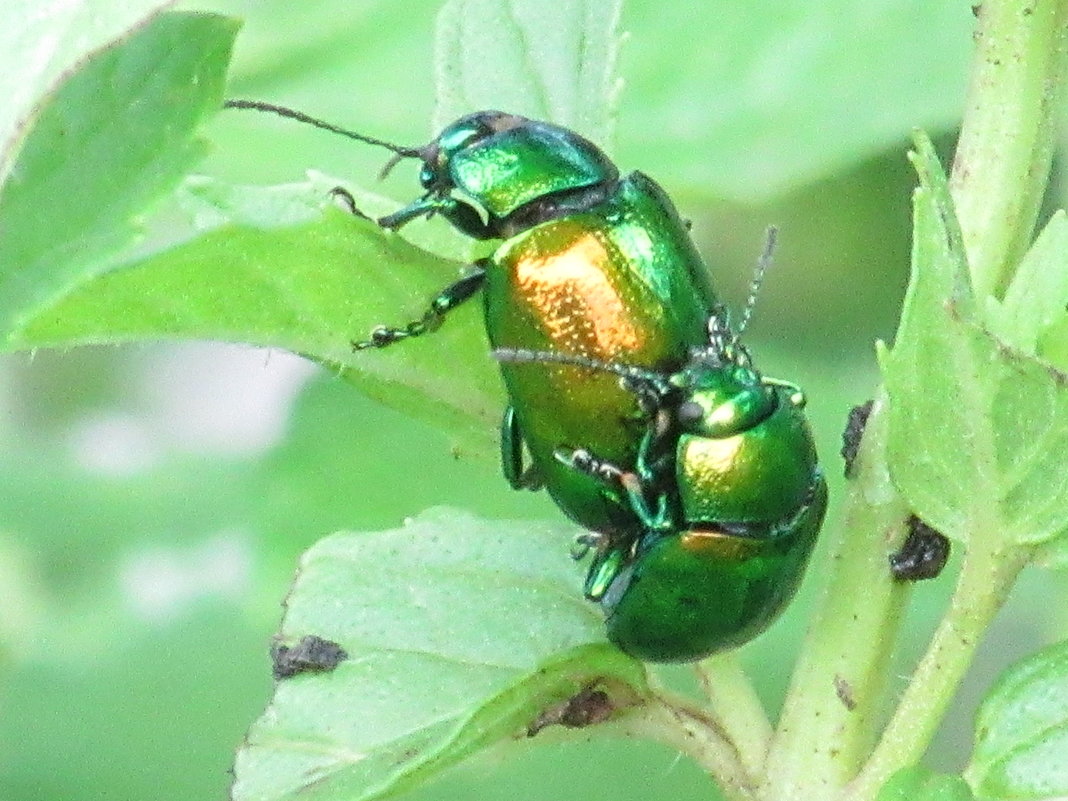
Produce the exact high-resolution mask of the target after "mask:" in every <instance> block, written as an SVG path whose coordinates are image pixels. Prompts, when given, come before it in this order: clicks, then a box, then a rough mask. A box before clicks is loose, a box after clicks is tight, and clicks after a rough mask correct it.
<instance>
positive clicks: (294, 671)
mask: <svg viewBox="0 0 1068 801" xmlns="http://www.w3.org/2000/svg"><path fill="white" fill-rule="evenodd" d="M348 658H349V655H348V654H347V653H345V649H343V648H342V647H341V646H340V645H338V644H337V643H336V642H331V641H330V640H324V639H323V638H322V637H318V636H316V635H314V634H307V635H305V636H303V637H301V638H300V641H299V642H298V643H297V644H296V645H293V646H290V645H285V644H283V643H281V642H277V641H276V642H274V643H272V644H271V662H272V665H273V669H272V673H273V674H274V677H275V679H277V680H281V679H288V678H291V677H293V676H297V675H300V674H301V673H324V672H326V671H330V670H333V669H334V668H336V667H337V666H338V665H339V664H340V663H341V662H344V661H345V660H346V659H348Z"/></svg>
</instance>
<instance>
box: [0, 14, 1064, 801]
mask: <svg viewBox="0 0 1068 801" xmlns="http://www.w3.org/2000/svg"><path fill="white" fill-rule="evenodd" d="M857 5H863V6H864V8H863V9H857V8H855V6H857ZM935 6H938V7H937V8H935ZM187 7H193V6H188V4H187ZM196 7H198V8H210V10H215V11H223V12H225V13H233V14H235V15H237V16H240V17H242V18H244V19H245V21H246V24H245V28H244V30H243V33H242V35H241V36H240V37H239V39H238V45H237V51H236V60H235V65H234V71H233V82H232V91H231V94H232V95H233V96H243V97H255V98H260V99H265V100H270V101H274V102H281V103H285V104H287V105H290V106H293V107H296V108H300V109H302V110H304V111H306V112H308V113H311V114H314V115H317V116H321V117H323V118H326V119H329V120H331V121H334V122H336V123H338V124H341V125H347V126H350V127H353V128H357V129H359V130H361V131H366V132H368V133H370V134H373V135H375V136H381V137H386V138H392V139H394V140H397V141H400V142H405V143H412V142H419V141H422V140H425V139H426V138H427V137H428V136H429V135H430V133H431V129H430V119H431V116H432V114H433V111H434V97H435V91H434V79H433V75H434V20H435V14H436V12H437V7H438V4H437V3H436V2H430V1H428V0H419V2H410V3H405V4H398V3H389V2H357V3H352V2H342V0H325V1H324V2H312V3H300V4H296V3H283V2H281V0H267V1H262V0H261V2H252V0H247V2H237V1H236V0H233V1H232V2H216V3H213V4H212V5H211V6H210V7H208V6H196ZM0 14H2V12H0ZM972 23H973V20H972V16H971V13H970V10H969V7H968V4H967V3H963V2H962V3H941V4H933V3H930V2H929V0H922V2H921V1H919V0H917V1H916V2H902V1H901V0H898V1H897V2H891V1H890V0H883V2H870V3H866V4H855V3H846V2H804V3H802V2H789V3H782V4H776V8H775V11H774V13H770V12H769V9H768V6H767V5H766V4H761V3H759V2H756V0H751V1H750V2H742V1H741V0H736V1H735V2H718V3H709V4H704V7H703V8H702V9H701V10H700V11H698V10H695V9H693V8H692V7H690V6H689V5H688V4H677V5H675V6H665V4H662V3H655V2H651V0H640V1H639V0H634V1H633V2H629V3H627V4H626V6H625V8H624V11H623V19H622V28H623V30H625V31H628V32H629V33H630V38H629V40H628V41H627V42H626V43H625V45H624V48H623V51H622V56H621V63H620V72H621V74H622V76H623V78H624V81H625V85H624V88H623V90H622V94H621V96H620V102H619V119H618V129H617V134H616V141H615V143H614V144H613V145H612V147H611V150H612V152H613V153H614V154H615V155H616V157H617V162H618V163H619V164H620V166H621V168H623V169H625V170H628V169H642V170H643V171H646V172H648V173H649V174H651V175H653V176H654V177H655V178H657V179H658V180H660V181H661V182H662V183H663V184H664V185H665V187H666V188H667V189H668V191H669V192H671V193H672V194H673V196H674V197H675V199H676V202H677V204H678V205H679V207H680V209H681V210H682V212H683V214H684V216H686V217H688V218H690V219H692V220H693V231H694V235H695V237H696V238H697V240H698V242H699V244H700V245H701V247H702V250H703V252H704V254H705V256H706V258H707V260H708V262H709V264H710V266H711V267H712V269H713V272H714V277H715V281H716V284H717V285H718V286H719V287H720V289H721V291H722V293H723V295H724V297H725V298H726V299H727V300H728V302H729V303H731V304H732V305H734V306H736V307H737V306H740V305H741V304H742V303H743V302H744V299H745V294H746V290H747V285H748V282H749V278H750V275H751V271H752V264H753V262H754V259H755V257H756V255H757V253H758V252H759V249H760V247H761V243H762V237H763V230H764V228H765V226H766V225H767V224H769V223H775V224H778V225H779V226H780V248H779V251H778V252H777V254H776V264H775V267H774V269H773V271H772V272H771V273H770V274H769V276H768V278H767V281H766V282H765V288H764V290H763V292H762V294H761V296H760V301H759V304H758V306H757V312H756V317H755V320H754V322H753V325H752V328H751V330H750V334H751V337H750V342H751V349H752V350H753V351H754V352H755V354H756V355H757V358H758V359H759V362H760V364H761V366H762V367H763V369H764V370H766V372H767V373H769V374H771V375H776V376H782V377H786V378H789V379H791V380H795V381H797V382H798V383H800V384H801V385H802V386H803V387H805V389H806V391H807V392H808V395H809V398H810V408H811V416H812V421H813V425H814V427H815V429H816V432H817V436H818V439H819V443H820V450H821V453H822V455H823V459H824V462H825V463H826V465H827V469H828V473H829V474H830V475H831V477H832V492H833V493H835V494H840V491H841V480H840V462H839V460H838V457H837V451H838V448H839V446H840V439H839V437H840V432H841V429H842V426H843V424H844V420H845V415H846V412H847V411H848V409H849V408H850V406H852V405H853V404H856V403H859V402H862V401H864V400H865V399H867V398H868V397H870V396H871V394H872V391H873V389H874V387H875V386H876V383H877V376H876V371H875V366H874V359H873V347H872V346H873V342H874V341H875V339H877V338H883V339H891V338H892V336H893V332H894V326H895V322H896V317H897V312H898V308H899V304H900V300H901V296H902V293H903V291H904V286H905V282H906V279H907V266H908V249H909V244H908V235H909V214H910V212H909V195H910V191H911V187H912V185H913V176H912V174H911V172H910V169H909V167H908V165H907V162H906V160H905V150H906V148H907V140H908V133H909V130H910V129H911V128H912V127H914V126H923V127H926V128H928V129H929V130H930V131H931V132H932V133H933V134H935V135H937V136H940V137H941V140H940V141H941V142H942V143H943V144H944V145H945V146H946V148H947V150H948V149H951V146H952V141H953V131H954V129H955V126H956V124H957V115H958V113H959V112H958V109H960V108H961V106H962V101H963V95H964V90H965V86H966V81H967V59H968V55H969V44H970V36H971V27H972ZM206 135H207V136H208V137H209V139H210V140H211V142H212V144H213V149H212V152H211V155H210V156H209V157H208V159H207V160H206V161H205V163H204V164H203V165H202V171H203V172H205V173H207V174H211V175H215V176H218V177H221V178H224V179H228V180H233V181H239V182H248V183H272V182H280V181H297V180H301V179H302V178H303V176H304V171H305V170H306V169H308V168H314V169H317V170H321V171H323V172H325V173H327V174H332V175H341V176H354V180H360V181H363V182H364V183H366V182H367V180H368V178H369V176H373V175H374V174H376V173H377V170H378V169H379V168H380V167H381V164H382V155H381V152H379V151H375V150H372V149H370V148H361V147H358V146H354V145H353V144H352V143H350V142H346V141H344V140H341V139H336V138H332V137H328V136H325V135H323V134H322V133H320V132H316V131H312V130H307V129H303V128H300V127H299V126H295V125H290V124H286V123H280V122H279V121H277V120H271V119H268V118H257V117H253V116H249V115H230V116H223V117H220V118H219V119H217V120H216V121H214V122H213V123H212V125H211V126H210V129H209V130H208V131H207V132H206ZM410 173H411V171H410V170H406V169H404V168H403V167H402V168H398V169H397V170H396V171H395V174H394V175H393V176H391V177H390V179H389V180H388V182H387V183H386V184H384V186H383V190H382V191H383V192H384V193H386V194H389V195H391V196H393V197H395V198H397V199H398V200H401V199H407V198H410V197H411V196H412V194H413V187H414V180H413V176H412V175H411V174H410ZM1057 205H1061V204H1060V203H1058V204H1057ZM470 319H472V320H473V318H470ZM353 333H357V332H353ZM832 497H833V496H832ZM437 504H448V505H452V506H458V507H462V508H466V509H470V510H472V511H474V512H476V513H478V514H480V515H483V516H487V517H495V516H496V517H507V518H535V517H553V516H554V515H556V514H557V513H556V512H555V510H554V509H553V508H552V507H551V505H550V504H549V503H548V502H547V501H545V500H544V499H543V498H540V497H538V496H533V495H530V494H518V493H513V492H511V491H510V490H509V489H508V488H507V487H506V485H505V483H504V482H503V481H501V480H500V477H499V475H498V470H497V466H496V464H495V463H494V462H493V460H492V458H490V457H489V456H488V455H487V457H485V458H483V457H480V456H478V455H475V456H470V455H465V454H456V453H454V452H453V451H452V449H451V447H450V442H449V441H448V439H447V438H446V437H445V435H443V434H442V433H440V432H437V431H435V430H433V429H430V428H427V427H425V426H424V425H422V424H420V423H415V422H412V421H411V420H410V419H407V418H405V417H402V416H400V415H398V414H397V413H395V412H391V411H389V410H387V409H384V408H382V407H381V406H379V405H376V404H374V403H372V402H370V401H367V400H365V399H363V398H361V397H360V396H359V395H358V394H357V393H356V392H355V391H354V390H353V389H352V388H351V387H350V386H349V385H347V384H345V383H343V382H341V381H339V380H337V379H336V378H334V377H332V376H330V375H326V374H324V373H323V372H322V371H321V370H319V369H317V368H315V367H314V366H312V365H310V364H308V363H307V362H304V361H303V360H301V359H299V358H298V357H295V356H292V355H290V354H287V353H283V352H277V351H274V352H268V351H263V350H254V349H251V348H247V347H242V346H238V345H217V344H206V343H186V344H169V345H144V346H137V347H125V348H121V349H84V350H77V351H72V352H67V353H55V352H42V353H37V354H34V355H33V356H32V357H30V356H16V357H5V358H4V359H3V360H2V361H0V608H2V609H3V614H2V615H0V663H2V666H3V670H2V671H0V799H24V800H25V801H53V800H54V801H59V800H60V799H62V801H70V800H71V799H104V798H107V799H112V800H114V799H141V798H154V799H157V800H158V801H171V799H174V801H177V800H178V799H192V798H196V799H222V798H224V797H225V795H226V788H227V786H228V782H229V776H228V773H227V771H228V769H229V766H230V762H231V760H232V755H233V750H234V748H235V747H236V745H237V744H238V743H239V742H240V739H241V737H242V735H243V733H244V730H245V729H246V727H247V726H248V725H249V723H250V722H251V721H252V720H253V718H254V717H255V716H256V715H258V714H259V712H260V711H261V710H262V708H263V706H264V705H265V703H266V700H267V698H268V695H269V693H270V687H271V684H270V671H269V664H268V659H267V645H268V642H269V639H270V636H271V634H272V632H273V630H274V628H275V627H276V625H277V622H278V619H279V616H280V603H281V601H282V599H283V597H284V595H285V592H286V589H287V586H288V583H289V581H290V579H291V576H292V572H293V569H294V566H295V564H296V560H297V558H298V556H299V554H300V553H301V551H302V550H304V549H305V548H306V547H307V546H309V545H310V544H311V543H312V542H314V541H315V540H317V539H319V538H320V537H322V536H324V535H325V534H327V533H330V532H332V531H335V530H338V529H354V530H372V529H377V528H383V527H393V526H395V525H396V524H397V523H398V521H400V520H401V519H403V518H404V517H406V516H409V515H412V514H415V513H417V512H419V511H421V510H423V509H425V508H427V507H428V506H432V505H437ZM834 509H835V507H834V506H832V513H831V517H830V520H829V522H828V525H827V531H828V532H831V531H832V530H833V529H835V527H836V526H837V520H836V516H835V513H834ZM826 546H827V538H825V540H824V543H823V551H820V552H817V555H816V557H815V559H814V562H813V568H812V570H811V572H810V575H809V577H808V579H807V580H806V582H805V586H804V588H803V591H802V596H801V598H800V600H799V601H798V602H797V603H796V604H795V605H794V606H793V607H792V608H791V609H790V610H789V612H788V613H787V614H786V616H785V617H784V619H783V620H782V621H781V622H779V623H778V624H776V626H775V627H774V628H773V629H772V630H771V631H770V632H769V634H767V635H766V636H764V637H762V638H761V639H759V640H758V641H757V642H755V643H753V644H752V645H750V646H748V647H747V648H746V649H745V651H744V659H745V661H746V663H747V664H749V665H750V666H751V667H752V670H753V672H754V674H755V676H756V678H757V681H758V683H759V685H760V689H761V691H762V693H763V694H764V696H765V698H766V699H767V702H768V704H769V706H770V707H771V708H773V709H774V708H775V707H776V706H777V704H778V702H779V698H780V696H781V693H782V691H783V687H784V683H785V681H786V676H787V672H788V667H789V665H790V663H791V659H792V654H793V653H794V650H795V647H796V643H797V641H798V639H799V638H800V636H801V633H802V631H803V627H804V625H805V621H806V619H807V615H808V610H809V609H810V608H811V604H812V602H813V598H814V597H815V596H816V594H817V593H818V591H819V587H820V584H821V577H822V572H823V571H822V570H821V559H820V554H821V553H823V552H825V551H826ZM951 581H952V579H951V577H950V576H949V575H947V576H945V577H944V578H943V579H941V580H940V581H938V582H933V583H931V584H930V585H924V586H921V587H919V588H918V589H917V590H916V593H915V604H914V608H913V610H912V612H911V615H912V618H913V620H912V621H911V622H910V625H909V626H908V627H907V630H908V632H909V639H908V642H906V643H905V644H903V646H902V648H901V654H900V657H901V665H902V667H901V670H900V673H901V674H902V675H907V672H908V664H909V662H908V660H909V658H910V656H912V655H914V654H915V653H916V652H917V650H918V648H919V647H920V644H921V643H922V641H923V637H924V635H925V633H926V632H927V631H928V629H929V627H930V625H931V623H932V621H933V620H934V619H935V617H936V615H937V614H938V611H939V607H940V604H941V603H942V602H943V601H944V599H945V597H946V596H947V594H948V591H949V589H950V585H951ZM1064 595H1065V593H1064V583H1063V581H1062V580H1060V578H1058V577H1057V576H1055V575H1050V574H1038V573H1033V572H1032V573H1028V574H1026V575H1025V577H1024V581H1023V584H1022V585H1021V587H1020V589H1019V591H1018V592H1017V593H1016V595H1015V597H1014V599H1013V601H1012V602H1011V603H1010V604H1009V607H1008V608H1007V609H1006V610H1005V613H1004V614H1003V615H1002V616H1001V617H1000V618H999V620H998V623H997V625H996V626H995V628H994V630H993V631H992V632H991V636H990V638H989V640H988V641H987V643H986V644H985V645H984V647H983V649H982V651H981V653H980V657H979V662H978V664H977V667H976V669H975V670H974V671H973V674H972V677H971V678H970V680H969V685H968V686H967V687H966V688H965V690H964V692H963V693H962V695H961V698H960V699H959V702H958V703H957V705H956V707H955V709H954V712H953V717H952V718H951V720H950V721H949V723H948V725H947V726H946V728H945V731H944V732H943V734H942V736H941V737H940V739H939V740H938V741H937V742H936V744H935V748H934V753H933V755H932V760H931V761H932V766H933V767H939V768H951V767H953V766H955V765H956V764H957V761H958V759H959V757H960V755H961V754H962V753H963V751H964V749H965V748H966V746H967V744H968V743H969V741H970V733H969V732H970V728H969V727H970V714H971V710H972V708H973V706H974V702H975V700H976V699H977V697H978V694H979V693H980V692H981V690H982V688H983V687H985V686H986V685H987V684H988V683H989V681H990V680H991V679H992V677H993V676H994V675H996V674H997V672H998V671H1000V670H1001V669H1002V668H1003V667H1004V666H1005V665H1006V664H1008V663H1009V662H1010V661H1013V660H1014V659H1015V658H1017V657H1018V656H1019V655H1021V654H1024V653H1027V652H1028V651H1030V650H1033V648H1034V647H1037V645H1039V644H1041V643H1043V642H1045V641H1047V640H1048V639H1052V637H1053V635H1054V634H1055V633H1056V632H1060V633H1061V636H1063V633H1064V631H1065V630H1066V628H1068V614H1066V613H1065V612H1060V613H1056V614H1051V613H1050V611H1049V610H1051V609H1061V610H1064V609H1068V605H1066V604H1065V603H1064ZM1051 599H1056V601H1055V602H1051ZM1035 609H1039V610H1042V613H1041V614H1035V613H1034V610H1035ZM677 672H678V673H679V675H680V676H682V675H683V674H682V672H681V669H679V670H678V671H677ZM579 739H580V740H581V742H580V743H578V744H576V743H575V741H574V740H573V739H568V740H565V739H564V738H563V737H561V736H560V735H558V734H557V733H555V732H546V733H545V734H544V735H542V736H539V737H538V738H537V740H535V741H533V742H532V743H521V744H519V745H516V746H510V747H508V748H501V749H497V750H496V751H494V752H492V753H490V754H487V755H485V756H483V757H481V758H479V759H478V760H475V761H473V762H470V763H467V764H465V765H464V766H462V767H460V768H457V769H455V770H453V771H451V772H449V773H448V774H446V775H444V776H443V777H441V778H440V779H439V780H437V781H435V782H434V783H432V784H431V785H430V786H427V787H426V788H424V789H421V790H419V791H418V792H416V793H412V794H409V795H407V796H405V797H407V798H413V799H414V798H419V799H439V798H440V799H446V798H456V797H464V796H474V797H479V798H484V799H494V798H501V799H505V798H507V799H511V798H515V797H522V798H559V797H582V798H584V799H587V801H598V799H613V800H614V801H627V799H639V798H643V799H644V798H647V797H649V796H650V794H656V795H657V796H659V795H667V794H669V793H670V794H672V795H676V796H679V797H699V796H700V797H708V794H709V793H710V792H711V790H710V786H709V784H708V782H707V780H706V779H705V778H704V777H703V776H701V775H700V774H699V772H698V771H697V770H696V768H694V767H693V766H692V765H690V764H689V763H688V762H686V761H685V760H682V759H680V758H679V757H678V756H677V755H675V754H672V753H670V752H668V751H667V750H666V749H663V748H661V747H658V746H651V745H646V744H643V743H639V742H634V741H607V740H600V739H597V738H596V737H595V736H593V735H589V734H587V735H580V736H579Z"/></svg>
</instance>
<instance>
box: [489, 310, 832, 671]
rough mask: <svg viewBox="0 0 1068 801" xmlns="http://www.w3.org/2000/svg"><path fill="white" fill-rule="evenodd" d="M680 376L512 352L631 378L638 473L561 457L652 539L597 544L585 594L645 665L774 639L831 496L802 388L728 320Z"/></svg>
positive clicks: (508, 356)
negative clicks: (779, 373)
mask: <svg viewBox="0 0 1068 801" xmlns="http://www.w3.org/2000/svg"><path fill="white" fill-rule="evenodd" d="M709 330H710V334H711V342H710V344H709V346H708V347H707V348H705V349H702V350H698V351H695V352H694V353H693V355H692V357H691V359H690V361H689V363H688V364H686V365H685V366H684V367H683V368H682V369H681V370H679V371H677V372H674V373H658V372H655V371H650V370H646V369H644V368H640V367H632V366H627V365H621V364H612V363H608V364H605V363H599V362H594V361H591V360H589V359H585V358H582V357H575V356H570V355H567V354H559V353H538V352H530V351H508V350H499V351H497V356H498V358H499V359H501V360H502V361H507V362H558V363H568V364H574V365H576V366H583V367H586V368H588V369H591V370H600V371H603V372H607V373H613V374H615V375H617V376H619V378H620V380H621V383H622V384H623V385H624V386H625V387H626V388H627V389H628V390H629V391H631V392H633V393H634V394H635V396H636V397H637V398H638V399H639V403H640V404H641V406H642V408H643V409H645V411H646V414H647V416H648V417H647V427H646V431H645V434H644V435H643V436H642V439H641V443H640V445H639V448H638V458H637V461H636V464H635V466H634V467H633V469H630V468H629V467H627V466H621V465H617V464H613V463H611V462H607V461H605V460H603V459H601V458H599V455H598V454H594V453H591V452H589V451H588V450H587V449H585V448H576V447H569V446H567V445H562V446H561V447H558V448H557V451H556V458H557V459H558V461H560V462H561V463H562V464H564V465H566V466H567V467H568V468H569V469H571V470H574V471H576V472H579V473H582V474H585V475H588V476H591V477H593V478H595V479H596V480H598V481H600V482H602V483H603V484H605V485H606V486H609V487H612V488H613V489H616V490H617V491H620V492H622V493H623V494H624V495H625V497H626V498H627V501H628V503H629V506H630V508H631V510H632V511H633V513H634V515H635V517H636V518H637V519H638V520H640V521H641V523H642V533H641V534H640V535H639V536H638V537H637V538H636V539H634V540H632V541H629V542H628V541H625V540H624V541H619V540H618V539H617V540H614V541H613V540H610V539H602V540H600V541H599V542H598V541H597V540H596V538H594V539H593V541H594V543H595V544H597V546H598V553H597V556H596V558H595V560H594V563H593V565H592V566H591V568H590V572H589V575H588V578H587V582H586V594H587V597H589V598H590V599H591V600H596V601H599V602H600V603H601V606H602V607H603V609H604V611H605V614H606V625H607V629H608V636H609V638H610V639H611V640H612V641H613V642H614V643H615V644H616V645H618V646H619V647H620V648H621V649H622V650H623V651H626V652H627V653H629V654H631V655H632V656H635V657H637V658H639V659H643V660H647V661H654V662H665V661H686V660H693V659H700V658H703V657H705V656H708V655H709V654H711V653H715V652H716V651H720V650H724V649H727V648H732V647H735V646H738V645H740V644H742V643H744V642H746V641H748V640H749V639H751V638H753V637H754V636H756V635H757V634H759V633H760V632H761V631H763V630H764V629H765V628H766V627H767V626H768V625H769V624H770V623H771V622H772V621H773V620H774V619H775V618H776V617H777V616H778V614H779V613H780V612H781V611H782V609H783V608H784V607H785V606H786V604H787V603H788V602H789V601H790V599H791V598H792V597H793V594H794V592H795V590H796V589H797V586H798V584H799V583H800V580H801V576H802V575H803V573H804V569H805V565H806V563H807V561H808V557H809V555H810V553H811V551H812V548H813V545H814V544H815V541H816V535H817V534H818V532H819V528H820V525H821V524H822V522H823V515H824V512H825V511H826V505H827V487H826V483H825V481H824V478H823V474H822V472H821V471H820V470H819V468H818V466H817V458H816V449H815V445H814V444H813V441H812V435H811V433H810V432H809V429H808V426H807V424H806V422H805V418H804V415H803V407H804V396H803V395H802V394H801V392H800V390H798V389H797V387H794V386H793V385H791V384H787V383H784V382H781V381H777V380H775V379H769V378H763V377H762V376H760V374H759V373H757V372H756V371H755V370H754V369H753V368H752V366H751V364H750V360H749V356H748V354H747V352H746V351H745V349H744V348H742V347H741V346H740V345H738V344H737V341H736V339H735V337H734V336H733V335H732V334H731V333H730V331H729V329H728V328H727V326H726V323H725V320H724V318H723V317H721V316H713V318H712V320H711V321H710V324H709Z"/></svg>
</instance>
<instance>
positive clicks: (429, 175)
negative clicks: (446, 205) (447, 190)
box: [419, 164, 438, 189]
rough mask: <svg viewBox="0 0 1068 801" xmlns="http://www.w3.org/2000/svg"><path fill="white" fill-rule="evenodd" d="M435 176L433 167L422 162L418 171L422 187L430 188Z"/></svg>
mask: <svg viewBox="0 0 1068 801" xmlns="http://www.w3.org/2000/svg"><path fill="white" fill-rule="evenodd" d="M437 177H438V176H437V173H436V172H435V171H434V168H433V167H431V166H430V165H429V164H424V165H423V169H421V170H420V171H419V183H420V184H422V187H423V189H431V188H432V187H433V186H434V182H435V180H436V179H437Z"/></svg>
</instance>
